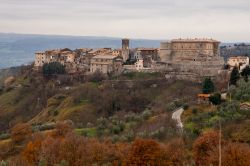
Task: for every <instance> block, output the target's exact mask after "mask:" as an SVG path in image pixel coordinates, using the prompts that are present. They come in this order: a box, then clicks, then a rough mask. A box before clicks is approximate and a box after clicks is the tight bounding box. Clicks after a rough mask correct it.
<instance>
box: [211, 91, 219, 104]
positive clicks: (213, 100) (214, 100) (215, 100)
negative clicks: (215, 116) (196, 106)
mask: <svg viewBox="0 0 250 166" xmlns="http://www.w3.org/2000/svg"><path fill="white" fill-rule="evenodd" d="M209 101H210V102H211V103H213V105H219V104H221V94H220V93H215V94H213V95H212V96H210V97H209Z"/></svg>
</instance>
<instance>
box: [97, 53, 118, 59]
mask: <svg viewBox="0 0 250 166" xmlns="http://www.w3.org/2000/svg"><path fill="white" fill-rule="evenodd" d="M116 57H117V56H116V55H106V54H102V55H96V56H94V57H93V59H114V58H116Z"/></svg>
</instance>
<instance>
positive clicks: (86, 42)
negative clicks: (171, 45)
mask: <svg viewBox="0 0 250 166" xmlns="http://www.w3.org/2000/svg"><path fill="white" fill-rule="evenodd" d="M130 45H131V48H135V47H159V46H160V41H159V40H146V39H132V40H131V42H130ZM82 47H88V48H103V47H111V48H120V47H121V38H112V37H91V36H59V35H27V34H9V33H0V57H1V61H0V69H1V68H7V67H12V66H19V65H23V64H27V63H30V62H32V61H34V52H37V51H43V50H47V49H55V48H70V49H75V48H82Z"/></svg>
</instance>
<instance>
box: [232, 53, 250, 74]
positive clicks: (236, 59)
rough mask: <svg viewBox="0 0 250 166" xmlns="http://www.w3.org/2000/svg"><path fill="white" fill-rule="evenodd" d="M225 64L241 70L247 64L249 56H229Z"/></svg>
mask: <svg viewBox="0 0 250 166" xmlns="http://www.w3.org/2000/svg"><path fill="white" fill-rule="evenodd" d="M227 64H228V65H229V66H230V69H233V68H234V67H238V69H239V70H240V71H242V70H243V69H244V68H245V67H246V66H248V65H249V57H247V56H231V57H230V58H229V59H228V60H227Z"/></svg>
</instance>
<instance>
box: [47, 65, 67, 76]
mask: <svg viewBox="0 0 250 166" xmlns="http://www.w3.org/2000/svg"><path fill="white" fill-rule="evenodd" d="M43 74H44V75H52V74H65V66H64V65H62V64H61V63H59V62H51V63H45V64H44V65H43Z"/></svg>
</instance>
